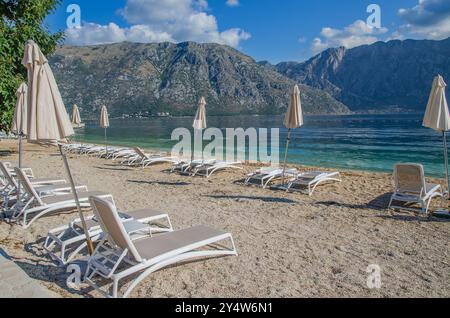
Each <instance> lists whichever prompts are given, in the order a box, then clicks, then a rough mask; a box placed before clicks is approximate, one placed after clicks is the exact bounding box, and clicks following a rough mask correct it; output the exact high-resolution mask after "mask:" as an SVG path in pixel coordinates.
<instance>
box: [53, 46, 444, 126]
mask: <svg viewBox="0 0 450 318" xmlns="http://www.w3.org/2000/svg"><path fill="white" fill-rule="evenodd" d="M50 64H51V67H52V69H53V71H54V73H55V77H56V80H57V82H58V85H59V88H60V90H61V93H62V96H63V98H64V100H65V102H66V106H67V107H68V108H71V106H72V105H73V104H77V105H78V106H79V107H80V109H81V110H82V114H83V115H84V117H88V118H90V117H92V118H96V117H97V115H98V112H99V110H100V108H101V106H102V105H107V106H108V109H109V112H110V113H111V114H112V116H115V117H120V116H124V115H136V114H147V115H156V114H159V113H170V114H172V115H193V114H194V113H195V109H196V107H197V101H198V99H199V98H200V97H201V96H204V97H205V98H206V100H207V103H208V114H209V115H235V114H283V113H284V112H285V110H286V108H287V106H288V104H289V94H290V91H291V90H292V87H293V86H294V85H295V84H299V85H300V89H301V93H302V104H303V108H304V111H305V113H307V114H349V113H370V112H384V113H387V112H399V111H403V112H420V111H423V110H424V109H425V106H426V103H427V99H428V94H429V92H430V89H431V83H432V81H433V77H434V76H435V75H437V74H441V75H443V76H444V78H450V38H449V39H446V40H442V41H429V40H423V41H416V40H405V41H397V40H395V41H389V42H377V43H375V44H372V45H364V46H360V47H356V48H353V49H346V48H343V47H340V48H331V49H328V50H326V51H324V52H322V53H320V54H318V55H316V56H314V57H313V58H311V59H309V60H308V61H305V62H302V63H300V62H282V63H279V64H276V65H272V64H270V63H269V62H256V61H255V60H254V59H253V58H251V57H250V56H248V55H245V54H243V53H241V52H239V51H237V50H235V49H233V48H231V47H228V46H224V45H219V44H199V43H194V42H184V43H179V44H173V43H159V44H138V43H129V42H123V43H117V44H109V45H98V46H87V47H67V46H65V47H61V48H59V49H58V50H57V51H56V53H55V54H54V55H53V56H52V57H51V58H50Z"/></svg>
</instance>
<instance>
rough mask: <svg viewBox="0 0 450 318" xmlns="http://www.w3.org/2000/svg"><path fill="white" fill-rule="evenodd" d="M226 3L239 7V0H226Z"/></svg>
mask: <svg viewBox="0 0 450 318" xmlns="http://www.w3.org/2000/svg"><path fill="white" fill-rule="evenodd" d="M226 3H227V6H229V7H239V0H227V2H226Z"/></svg>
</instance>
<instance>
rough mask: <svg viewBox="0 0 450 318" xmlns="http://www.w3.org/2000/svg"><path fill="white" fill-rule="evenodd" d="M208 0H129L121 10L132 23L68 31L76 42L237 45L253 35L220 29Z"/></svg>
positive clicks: (88, 25) (89, 25) (91, 25)
mask: <svg viewBox="0 0 450 318" xmlns="http://www.w3.org/2000/svg"><path fill="white" fill-rule="evenodd" d="M207 9H208V2H207V1H206V0H128V1H127V2H126V5H125V7H124V8H122V9H120V10H118V14H119V15H120V16H122V17H123V18H124V19H125V21H126V22H127V23H128V24H129V25H131V26H130V27H127V28H120V27H119V26H118V25H116V24H114V23H110V24H108V25H99V24H95V23H84V24H83V25H82V26H81V27H79V28H75V29H69V30H67V31H66V42H67V43H68V44H72V45H91V44H104V43H113V42H121V41H125V40H127V41H132V42H142V43H147V42H163V41H170V42H182V41H196V42H203V43H204V42H214V43H219V44H226V45H230V46H233V47H237V46H239V44H240V42H241V41H244V40H248V39H249V38H250V37H251V35H250V33H248V32H245V31H244V30H242V29H239V28H232V29H228V30H224V31H222V32H221V31H220V30H219V26H218V22H217V19H216V17H215V16H214V15H211V14H208V12H207Z"/></svg>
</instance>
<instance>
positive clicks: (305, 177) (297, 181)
mask: <svg viewBox="0 0 450 318" xmlns="http://www.w3.org/2000/svg"><path fill="white" fill-rule="evenodd" d="M341 181H342V179H341V174H340V173H339V172H323V171H311V172H305V173H301V174H299V175H298V176H297V177H295V178H294V179H293V180H291V181H290V182H289V184H288V187H287V191H288V192H293V191H298V192H305V189H306V193H307V194H308V195H310V196H311V195H313V193H314V191H315V190H316V188H317V186H319V185H320V184H323V183H326V182H341Z"/></svg>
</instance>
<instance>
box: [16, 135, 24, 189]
mask: <svg viewBox="0 0 450 318" xmlns="http://www.w3.org/2000/svg"><path fill="white" fill-rule="evenodd" d="M22 151H23V132H20V134H19V169H22ZM17 185H18V188H17V195H18V196H19V195H20V193H21V190H22V186H21V184H20V180H19V182H18V184H17Z"/></svg>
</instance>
